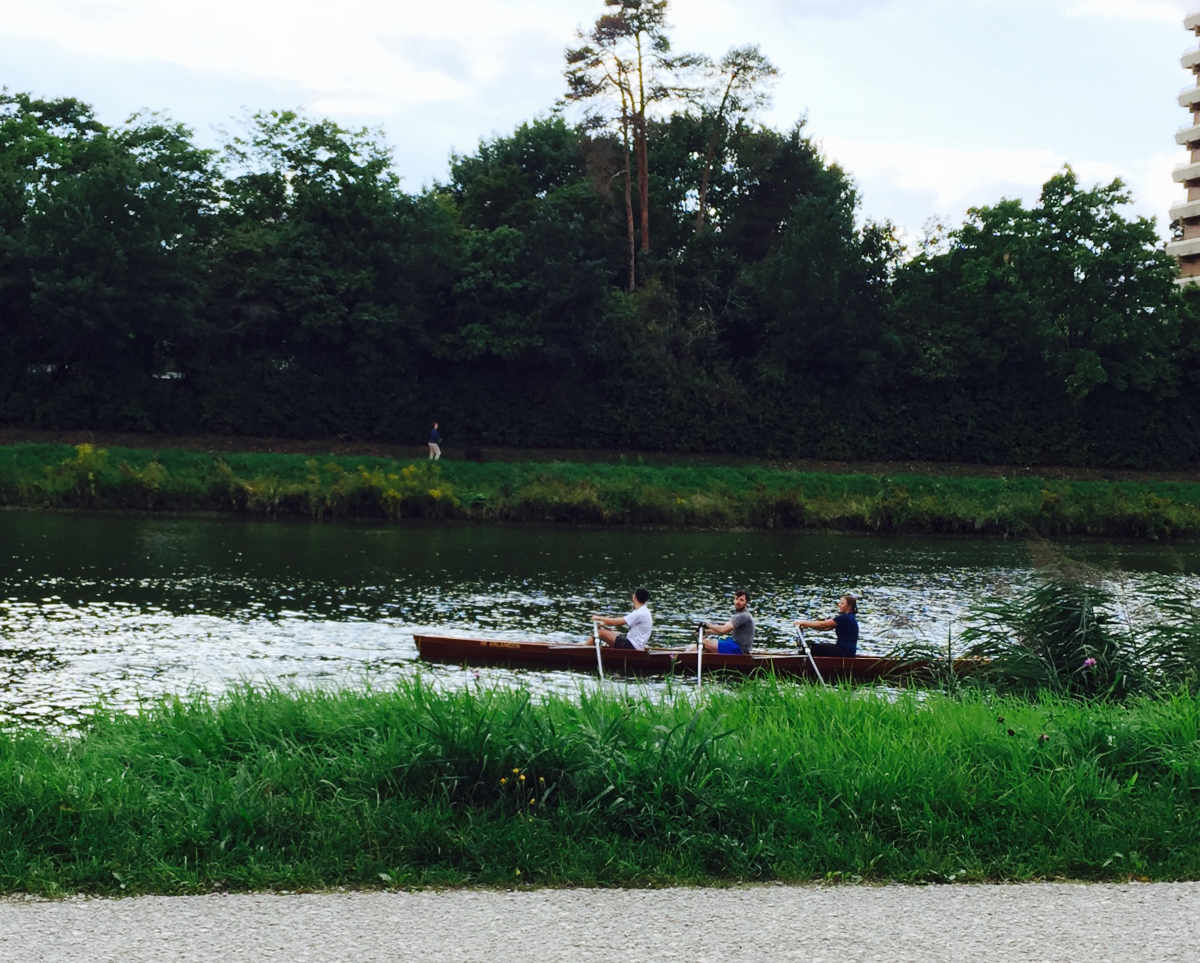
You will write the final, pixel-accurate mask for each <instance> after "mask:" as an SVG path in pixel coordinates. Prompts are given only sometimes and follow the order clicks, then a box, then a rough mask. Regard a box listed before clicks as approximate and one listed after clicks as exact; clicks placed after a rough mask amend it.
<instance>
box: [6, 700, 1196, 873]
mask: <svg viewBox="0 0 1200 963" xmlns="http://www.w3.org/2000/svg"><path fill="white" fill-rule="evenodd" d="M1198 746H1200V705H1198V703H1197V701H1196V698H1195V697H1193V696H1187V695H1184V694H1177V695H1173V696H1169V697H1164V698H1160V699H1156V700H1148V699H1141V700H1134V701H1132V702H1131V703H1130V704H1129V705H1128V706H1124V707H1112V706H1105V705H1102V704H1081V703H1077V702H1071V701H1064V700H1058V699H1055V698H1053V697H1044V698H1042V699H1041V700H1039V701H1038V702H1036V703H1029V702H1025V701H1019V700H1010V699H1003V698H997V697H991V696H979V695H967V696H964V697H963V698H962V699H958V700H948V699H944V698H941V697H937V696H929V697H927V698H924V699H917V698H914V697H909V696H902V697H900V698H899V699H896V698H885V697H884V696H882V695H879V696H875V695H873V694H871V693H870V692H863V691H861V690H860V691H851V690H839V689H820V688H814V687H806V686H798V685H794V684H790V683H782V682H774V681H771V680H767V681H761V682H755V683H749V684H747V685H745V686H742V687H740V688H739V689H737V690H734V691H719V690H715V689H714V690H710V691H709V692H708V693H707V694H706V697H705V699H704V700H703V701H702V702H700V703H696V702H695V701H694V700H693V699H692V698H690V697H689V698H683V697H682V694H677V695H668V696H667V697H666V698H663V699H659V700H657V701H651V700H650V699H648V698H645V697H642V696H640V695H639V694H638V693H637V692H636V691H634V690H629V691H621V690H613V691H608V692H604V693H596V694H583V693H581V694H579V695H578V696H577V697H575V698H562V697H550V698H548V699H546V700H544V701H543V702H540V703H537V704H534V703H532V702H531V701H530V699H529V696H528V695H527V694H526V693H524V692H520V691H517V690H487V689H482V688H481V689H478V690H476V691H457V692H437V691H434V690H433V689H431V688H429V687H428V686H426V685H424V684H422V683H421V682H419V681H417V682H412V683H406V684H404V685H401V686H400V687H398V688H397V689H395V690H393V691H387V692H376V693H357V692H338V693H328V692H316V691H313V692H292V693H284V692H278V691H256V690H252V689H241V690H238V691H235V692H233V693H231V694H229V695H227V696H225V697H223V698H221V699H219V700H210V699H205V698H200V697H194V698H191V699H187V700H182V699H178V698H168V699H164V700H162V701H160V702H157V703H153V704H148V705H146V706H144V707H143V708H142V709H141V711H140V712H139V713H137V714H136V715H133V716H127V715H125V714H123V713H111V712H107V711H104V710H100V711H98V712H97V713H96V715H95V716H94V718H93V720H92V722H91V723H90V724H89V726H88V727H87V729H86V730H84V731H81V732H79V733H76V734H74V735H72V736H71V737H70V738H66V737H61V736H54V735H50V734H48V733H45V732H40V731H33V730H23V731H19V732H7V733H3V734H0V891H4V892H22V891H23V892H34V893H45V894H62V893H70V892H90V893H120V892H125V893H134V892H165V893H180V892H202V891H207V890H213V889H234V890H243V889H268V888H283V889H297V888H313V887H331V886H340V885H353V886H379V885H386V886H438V885H448V884H449V885H463V884H466V885H481V884H482V885H493V886H506V885H512V884H514V883H531V884H534V885H646V884H681V883H696V882H706V883H711V882H730V881H749V880H785V881H797V880H813V879H848V880H849V879H853V880H864V879H868V880H900V881H927V882H930V881H950V880H975V881H982V880H1025V879H1043V878H1057V877H1064V876H1065V877H1069V878H1086V879H1116V880H1123V879H1129V878H1130V877H1134V876H1136V877H1139V878H1152V879H1190V878H1195V877H1196V875H1197V874H1198V873H1200V848H1198V844H1197V840H1196V837H1195V833H1194V832H1193V831H1192V823H1193V821H1194V820H1192V819H1191V813H1192V810H1193V808H1194V801H1195V799H1194V797H1195V793H1196V791H1197V788H1198V787H1200V752H1198V749H1197V747H1198Z"/></svg>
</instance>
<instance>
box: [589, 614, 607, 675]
mask: <svg viewBox="0 0 1200 963" xmlns="http://www.w3.org/2000/svg"><path fill="white" fill-rule="evenodd" d="M592 641H593V642H595V643H596V671H597V672H599V673H600V681H601V682H603V681H604V661H603V660H602V659H601V658H600V623H599V622H597V621H594V620H593V621H592Z"/></svg>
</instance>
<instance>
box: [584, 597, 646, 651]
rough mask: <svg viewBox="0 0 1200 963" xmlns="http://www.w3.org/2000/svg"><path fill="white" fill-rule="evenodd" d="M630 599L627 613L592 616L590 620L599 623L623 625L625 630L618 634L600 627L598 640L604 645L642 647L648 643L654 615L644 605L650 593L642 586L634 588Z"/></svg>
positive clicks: (621, 647) (630, 647) (622, 647)
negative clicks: (631, 601) (630, 609)
mask: <svg viewBox="0 0 1200 963" xmlns="http://www.w3.org/2000/svg"><path fill="white" fill-rule="evenodd" d="M632 600H633V611H631V612H630V613H629V614H628V615H593V616H592V620H593V621H594V622H599V623H600V624H601V625H612V626H621V625H623V626H625V631H624V632H623V633H621V634H620V635H618V634H617V633H616V632H614V631H612V630H611V629H600V630H599V631H598V634H599V636H600V641H601V642H603V643H604V644H605V645H611V646H612V647H613V648H614V649H644V648H646V646H648V645H649V644H650V635H651V633H652V632H653V631H654V616H652V615H651V614H650V609H649V607H647V605H646V603H647V602H649V601H650V593H649V592H647V591H646V590H645V589H644V588H639V589H636V590H635V591H634V593H633V597H632ZM587 641H589V642H590V641H591V639H588V640H587Z"/></svg>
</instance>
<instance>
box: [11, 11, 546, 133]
mask: <svg viewBox="0 0 1200 963" xmlns="http://www.w3.org/2000/svg"><path fill="white" fill-rule="evenodd" d="M552 6H554V5H553V4H551V2H550V0H527V2H524V3H520V4H498V3H495V2H492V0H448V2H446V3H442V4H440V5H438V4H398V3H385V2H381V0H343V2H342V3H339V4H336V5H334V6H330V5H329V4H328V3H325V2H317V0H208V2H204V3H200V2H197V0H178V2H175V3H166V4H164V3H160V2H159V0H120V2H112V3H103V2H101V3H97V2H82V0H43V2H37V3H25V4H13V5H12V7H11V9H8V10H6V12H5V33H6V34H7V35H8V36H9V37H10V38H13V37H22V38H26V39H30V40H36V41H41V42H47V43H53V44H55V45H57V46H59V47H63V48H66V49H67V50H69V51H72V52H74V53H76V54H80V55H83V56H85V57H103V58H106V59H108V60H110V61H118V62H127V63H129V64H131V65H136V64H139V63H141V64H145V63H148V62H160V63H170V64H174V65H177V66H180V67H183V68H185V69H189V70H193V71H196V72H200V73H205V74H210V75H220V76H225V77H229V76H235V77H243V78H246V79H251V80H258V81H267V82H271V83H275V84H278V85H281V86H286V87H294V88H297V89H299V90H301V91H308V92H310V93H311V94H312V95H313V96H314V97H318V98H322V97H324V98H331V99H333V100H336V101H337V102H339V103H340V102H344V103H346V104H348V105H350V106H354V105H356V104H357V105H359V107H360V108H361V107H362V106H363V105H364V104H368V103H370V102H371V101H380V102H386V103H387V104H389V105H390V106H391V109H393V110H394V109H395V108H396V107H398V106H404V105H406V104H417V103H430V102H445V101H452V100H459V99H463V98H466V97H468V96H470V94H471V92H472V91H473V90H474V89H476V88H477V87H479V86H481V85H486V84H489V83H494V82H496V81H497V79H498V78H500V77H502V76H503V75H504V74H505V72H506V71H509V70H512V69H513V66H512V64H513V54H514V50H515V49H519V47H520V45H522V44H530V43H533V44H538V43H548V42H549V41H550V38H551V37H553V38H554V42H555V44H556V45H560V43H559V42H560V38H561V37H563V36H567V35H569V27H568V26H567V23H568V22H569V21H568V20H565V19H564V18H563V16H562V15H561V13H560V14H558V15H557V16H556V15H555V14H554V11H553V10H552V9H551V7H552ZM464 24H466V25H469V29H464ZM431 48H432V49H433V50H435V51H438V52H441V53H443V54H444V55H443V56H441V57H437V58H431V57H430V56H429V51H430V49H431Z"/></svg>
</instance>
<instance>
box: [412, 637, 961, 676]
mask: <svg viewBox="0 0 1200 963" xmlns="http://www.w3.org/2000/svg"><path fill="white" fill-rule="evenodd" d="M413 638H414V640H415V641H416V644H417V651H418V653H420V656H421V658H422V659H424V660H425V661H427V662H441V663H447V664H450V665H472V666H506V667H508V668H525V669H574V670H576V671H582V672H595V671H596V649H595V647H594V646H592V645H588V644H582V643H581V644H570V643H561V642H536V641H519V642H518V641H510V640H507V639H472V638H463V637H461V636H452V635H414V636H413ZM600 660H601V663H602V664H603V666H604V671H605V672H612V673H618V674H622V675H671V674H681V675H695V674H696V652H695V651H694V650H693V651H685V650H683V649H649V650H646V651H638V650H636V649H615V648H612V647H610V646H602V647H601V649H600ZM815 661H816V664H817V668H819V669H820V670H821V676H822V678H824V679H825V680H826V681H834V680H837V681H842V680H846V681H851V682H873V681H876V680H881V681H893V682H898V681H903V680H907V679H921V678H924V679H929V678H932V677H933V676H934V675H935V674H936V672H935V670H934V667H933V666H932V665H931V664H930V663H928V662H913V661H903V660H900V659H889V658H884V657H881V656H873V655H858V656H853V657H839V656H822V655H819V656H816V659H815ZM955 668H956V670H957V671H959V672H962V671H963V669H962V667H960V666H958V665H957V664H956V666H955ZM702 669H703V672H704V674H706V675H707V674H708V673H710V672H711V673H727V674H734V675H755V674H760V673H761V674H774V675H777V676H791V677H797V678H806V679H814V680H815V679H816V677H817V676H816V673H815V672H814V671H813V665H812V663H811V662H810V661H809V659H808V656H806V655H803V654H800V653H795V652H785V651H778V650H776V651H763V652H755V653H753V654H751V655H719V654H717V653H712V652H705V653H704V660H703V663H702Z"/></svg>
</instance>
